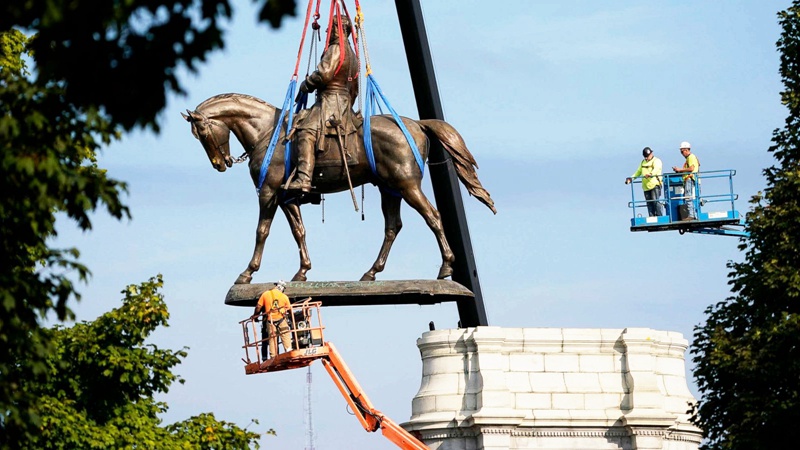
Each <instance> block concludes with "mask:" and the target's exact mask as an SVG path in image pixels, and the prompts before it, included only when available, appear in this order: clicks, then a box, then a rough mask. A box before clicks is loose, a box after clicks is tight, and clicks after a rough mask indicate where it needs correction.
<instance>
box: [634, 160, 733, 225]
mask: <svg viewBox="0 0 800 450" xmlns="http://www.w3.org/2000/svg"><path fill="white" fill-rule="evenodd" d="M696 175H697V176H696V180H695V183H696V184H695V196H694V197H693V198H690V197H687V196H685V195H684V192H683V174H680V173H668V174H664V175H662V180H663V182H662V189H663V191H664V193H663V195H664V196H663V197H662V198H660V199H658V200H657V201H659V202H661V203H662V204H663V206H664V210H665V211H664V212H665V215H663V216H654V217H648V213H647V200H644V193H643V192H642V188H641V186H640V185H641V183H642V179H641V178H634V179H633V182H632V183H630V186H631V201H630V202H629V203H628V207H629V208H631V209H632V210H633V218H631V231H670V230H677V231H678V232H679V233H680V234H684V233H699V234H716V235H722V236H735V237H747V236H749V233H748V232H747V231H745V230H744V226H745V219H744V217H743V216H742V215H741V214H739V211H737V210H736V207H735V204H734V203H735V201H736V200H738V198H739V196H738V195H736V194H734V192H733V177H734V175H736V171H735V170H713V171H709V172H698V173H697V174H696ZM726 191H727V192H726ZM687 202H693V203H694V209H695V211H696V213H697V220H690V221H684V220H681V219H682V217H681V214H680V211H681V210H682V209H683V208H682V206H684V205H685V204H686V203H687Z"/></svg>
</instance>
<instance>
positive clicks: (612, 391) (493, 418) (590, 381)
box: [403, 327, 701, 450]
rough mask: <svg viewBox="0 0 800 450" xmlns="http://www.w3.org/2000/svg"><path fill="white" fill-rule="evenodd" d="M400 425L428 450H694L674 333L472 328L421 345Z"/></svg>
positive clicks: (680, 345)
mask: <svg viewBox="0 0 800 450" xmlns="http://www.w3.org/2000/svg"><path fill="white" fill-rule="evenodd" d="M417 346H418V347H419V349H420V353H421V354H422V383H421V386H420V389H419V392H418V393H417V395H416V396H415V397H414V400H413V404H412V416H411V420H410V421H408V422H407V423H405V424H403V427H404V428H406V429H407V430H410V431H413V432H417V433H419V435H421V436H422V439H423V441H424V442H425V443H426V444H427V445H428V446H429V447H430V448H432V449H439V450H454V449H459V450H461V449H464V450H480V449H485V450H489V449H492V450H495V449H496V450H500V449H503V450H505V449H549V450H555V449H559V450H580V449H587V450H588V449H624V450H651V449H652V450H655V449H659V450H697V448H698V446H699V444H700V440H701V430H700V429H698V428H696V427H694V426H693V425H691V424H690V423H689V421H688V414H687V411H688V410H689V408H690V405H691V404H692V403H693V402H694V401H695V399H694V397H692V394H691V393H690V392H689V389H688V387H687V384H686V376H685V363H684V354H685V352H686V348H687V346H688V342H687V341H686V340H685V339H684V338H683V337H682V336H681V334H680V333H675V332H669V331H658V330H653V329H648V328H627V329H624V330H621V329H569V328H499V327H477V328H468V329H455V330H436V331H430V332H427V333H425V334H423V335H422V337H421V338H420V339H418V340H417Z"/></svg>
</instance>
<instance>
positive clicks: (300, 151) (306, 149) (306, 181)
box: [286, 130, 316, 193]
mask: <svg viewBox="0 0 800 450" xmlns="http://www.w3.org/2000/svg"><path fill="white" fill-rule="evenodd" d="M314 136H315V133H314V132H309V131H306V130H302V131H301V132H299V133H297V140H296V143H297V176H296V177H295V179H294V180H292V182H291V183H289V186H288V187H287V188H286V190H287V191H302V192H305V193H308V192H311V171H312V170H314V144H315V141H316V140H315V139H314Z"/></svg>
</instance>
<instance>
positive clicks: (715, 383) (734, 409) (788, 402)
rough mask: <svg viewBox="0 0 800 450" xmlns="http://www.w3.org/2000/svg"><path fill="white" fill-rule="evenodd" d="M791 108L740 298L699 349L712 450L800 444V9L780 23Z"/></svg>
mask: <svg viewBox="0 0 800 450" xmlns="http://www.w3.org/2000/svg"><path fill="white" fill-rule="evenodd" d="M778 17H779V21H780V24H781V26H782V27H783V32H782V34H781V38H780V40H779V41H778V43H777V46H778V50H779V51H780V54H781V66H780V73H781V77H782V79H783V83H784V86H785V90H784V91H783V92H782V93H781V96H782V97H781V98H782V103H783V104H784V105H786V106H787V108H788V109H789V116H788V117H787V119H786V123H785V126H784V128H782V129H779V130H776V131H775V132H774V133H773V138H772V142H773V145H772V147H770V149H769V150H770V152H772V153H773V154H774V156H775V158H776V159H777V161H778V163H779V164H778V165H777V166H773V167H770V168H767V169H765V170H764V175H765V177H766V180H767V188H766V190H765V191H764V193H763V195H762V194H759V195H756V196H754V197H753V199H752V200H751V204H752V212H750V213H749V214H748V225H747V228H748V231H749V232H750V237H749V238H747V239H745V240H743V242H742V243H741V244H740V245H739V248H740V250H742V251H745V252H746V253H745V262H743V263H736V264H734V263H729V267H730V268H731V269H732V270H731V273H730V274H729V278H730V281H729V284H730V285H731V286H732V292H733V293H734V296H733V297H730V298H728V299H726V300H725V301H723V302H720V303H717V304H716V305H713V306H711V307H709V308H708V309H707V310H706V314H707V321H706V323H705V324H703V325H702V326H698V327H697V328H696V329H695V335H694V338H695V342H694V344H693V347H692V353H693V354H694V358H693V360H694V362H695V364H696V369H695V377H696V379H697V383H698V387H699V389H700V392H701V393H702V400H701V401H700V402H699V406H698V407H697V408H696V409H695V417H694V421H695V423H696V424H697V425H698V426H700V427H701V428H703V429H704V431H705V434H706V437H707V442H706V444H705V445H704V448H706V449H715V450H716V449H728V450H760V449H776V448H786V444H785V443H787V442H798V441H800V428H799V427H798V426H797V424H798V423H800V1H799V0H795V1H794V3H793V4H792V6H791V7H790V8H788V9H787V10H786V11H783V12H780V13H779V14H778Z"/></svg>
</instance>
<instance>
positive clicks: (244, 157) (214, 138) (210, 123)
mask: <svg viewBox="0 0 800 450" xmlns="http://www.w3.org/2000/svg"><path fill="white" fill-rule="evenodd" d="M193 113H194V114H196V115H198V116H200V118H202V119H203V125H204V126H205V128H206V129H208V131H207V132H206V136H207V135H211V144H212V145H213V146H214V150H215V151H216V152H217V154H218V155H221V156H222V158H223V160H224V159H225V158H229V159H231V160H232V164H238V163H240V162H244V161H246V160H247V152H244V153H242V155H241V156H239V157H238V158H231V152H230V147H228V152H227V153H225V152H223V151H222V146H223V145H225V144H227V143H229V142H230V139H231V135H230V130H228V133H227V134H226V137H227V139H225V142H223V143H221V144H220V143H219V142H218V141H217V135H216V133H214V131H213V129H212V128H211V127H212V126H215V125H216V126H219V125H217V124H216V123H215V122H213V121H212V120H211V119H209V118H208V117H206V116H205V114H203V113H201V112H199V111H193Z"/></svg>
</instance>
